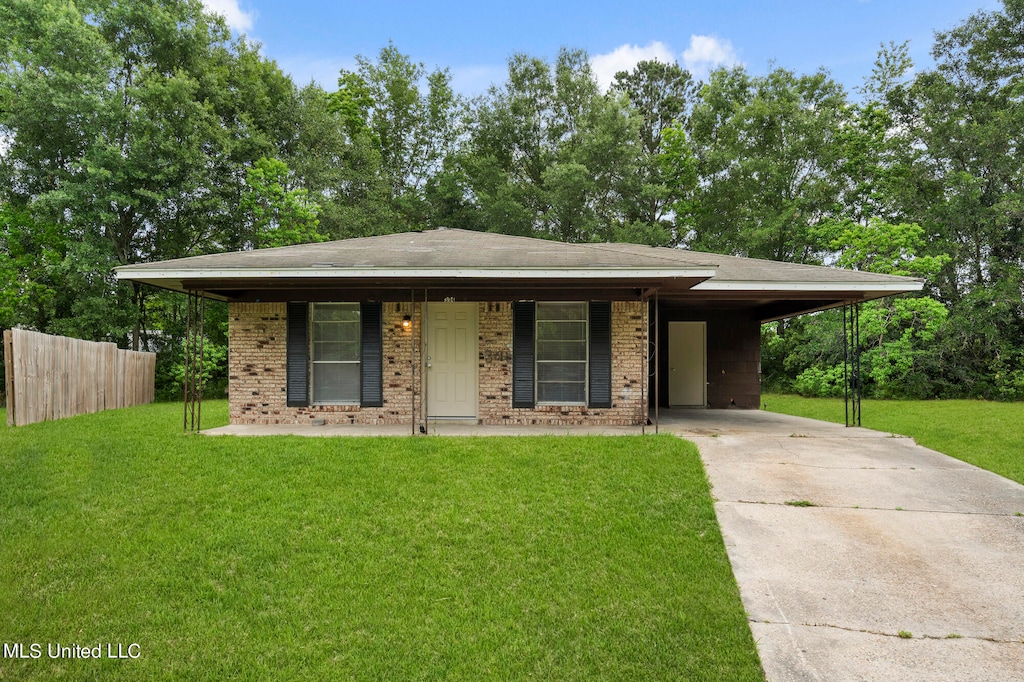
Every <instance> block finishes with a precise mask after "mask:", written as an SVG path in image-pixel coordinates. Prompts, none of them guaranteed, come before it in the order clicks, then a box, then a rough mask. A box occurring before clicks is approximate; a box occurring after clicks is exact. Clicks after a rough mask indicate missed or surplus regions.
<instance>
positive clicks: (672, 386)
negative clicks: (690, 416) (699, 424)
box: [668, 322, 708, 407]
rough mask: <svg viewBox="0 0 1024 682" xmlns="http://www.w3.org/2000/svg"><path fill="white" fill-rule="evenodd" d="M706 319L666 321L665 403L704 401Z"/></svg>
mask: <svg viewBox="0 0 1024 682" xmlns="http://www.w3.org/2000/svg"><path fill="white" fill-rule="evenodd" d="M707 366H708V357H707V323H706V322H669V323H668V404H669V405H670V406H672V407H704V406H706V405H707V402H708V396H707V387H708V384H707Z"/></svg>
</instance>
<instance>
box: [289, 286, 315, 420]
mask: <svg viewBox="0 0 1024 682" xmlns="http://www.w3.org/2000/svg"><path fill="white" fill-rule="evenodd" d="M287 327H288V340H287V342H286V347H287V355H288V357H287V360H286V362H285V367H286V372H285V374H286V376H287V379H286V384H287V387H288V388H287V402H286V404H287V405H288V407H308V406H309V304H308V303H289V304H288V322H287Z"/></svg>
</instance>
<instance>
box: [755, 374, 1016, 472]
mask: <svg viewBox="0 0 1024 682" xmlns="http://www.w3.org/2000/svg"><path fill="white" fill-rule="evenodd" d="M761 401H762V403H765V404H767V406H768V409H769V410H771V411H772V412H781V413H784V414H793V415H798V416H802V417H811V418H812V419H821V420H824V421H831V422H838V423H840V424H842V423H845V406H844V403H843V401H842V399H835V398H801V397H798V396H792V395H777V394H776V395H765V396H763V397H762V398H761ZM861 415H862V418H861V423H862V425H863V426H865V427H867V428H870V429H876V430H879V431H886V432H888V433H896V434H900V435H904V436H911V437H913V438H914V440H916V441H917V442H918V443H919V444H921V445H923V446H925V447H926V448H931V449H932V450H937V451H939V452H942V453H945V454H947V455H950V456H952V457H956V458H957V459H961V460H963V461H965V462H970V463H971V464H974V465H976V466H979V467H981V468H983V469H988V470H989V471H994V472H995V473H997V474H999V475H1000V476H1005V477H1006V478H1009V479H1012V480H1014V481H1017V482H1018V483H1024V455H1022V453H1024V429H1022V428H1021V425H1022V424H1024V403H997V402H986V401H981V400H865V401H863V404H862V408H861Z"/></svg>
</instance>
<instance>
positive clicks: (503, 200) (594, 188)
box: [449, 49, 640, 241]
mask: <svg viewBox="0 0 1024 682" xmlns="http://www.w3.org/2000/svg"><path fill="white" fill-rule="evenodd" d="M508 68H509V76H508V79H507V80H506V82H505V83H504V85H503V86H502V87H500V88H498V87H495V88H492V89H491V91H490V92H489V93H488V95H487V96H486V97H485V98H484V99H482V100H481V101H479V102H478V103H477V106H476V110H475V120H474V125H473V129H472V135H471V138H470V141H469V146H468V149H467V150H466V151H465V152H464V153H463V154H462V155H460V157H459V159H458V161H457V167H458V169H459V174H458V175H454V174H453V178H458V181H459V182H460V183H464V186H463V187H464V189H463V195H464V196H465V197H467V198H468V203H469V205H471V206H474V207H475V208H476V210H477V211H478V212H479V215H480V219H479V220H476V221H473V222H475V223H476V224H479V225H486V226H487V227H488V229H494V230H498V231H502V232H507V233H512V234H524V235H529V234H534V235H537V236H546V237H550V238H553V239H559V240H562V241H592V240H603V241H610V240H613V239H615V238H617V237H618V236H621V234H622V232H621V230H622V228H623V226H624V225H625V221H624V216H625V211H624V204H623V201H624V197H625V196H626V195H627V194H628V186H629V183H630V182H632V181H633V178H635V177H636V169H637V163H638V157H639V154H640V147H639V120H638V118H637V117H636V116H635V115H634V113H633V110H632V106H631V105H630V104H629V101H628V99H626V98H625V97H624V96H623V95H621V94H617V93H611V94H609V95H602V94H601V92H600V90H599V88H598V87H597V82H596V81H595V79H594V76H593V73H592V72H591V70H590V63H589V60H588V58H587V55H586V53H585V52H583V51H581V50H569V49H563V50H561V51H560V52H559V55H558V58H557V60H556V61H555V63H554V64H549V63H547V62H546V61H544V60H543V59H539V58H536V57H530V56H527V55H523V54H517V55H514V56H513V57H512V58H511V59H510V60H509V65H508ZM456 191H457V190H455V189H454V188H452V191H451V192H449V194H450V195H454V194H455V193H456Z"/></svg>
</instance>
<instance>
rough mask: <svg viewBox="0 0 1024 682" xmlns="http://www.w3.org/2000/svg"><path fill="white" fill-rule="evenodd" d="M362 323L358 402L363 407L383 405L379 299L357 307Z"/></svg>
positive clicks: (382, 355)
mask: <svg viewBox="0 0 1024 682" xmlns="http://www.w3.org/2000/svg"><path fill="white" fill-rule="evenodd" d="M359 318H360V320H361V323H362V327H363V329H362V343H361V344H360V345H361V349H360V354H361V357H360V359H361V360H362V364H361V366H360V371H361V374H362V376H361V379H362V381H361V383H360V392H359V404H360V405H362V406H363V407H383V406H384V349H383V345H384V344H383V339H382V337H381V334H382V330H381V304H380V301H376V302H374V301H371V302H368V303H363V304H362V305H361V306H360V307H359Z"/></svg>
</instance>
